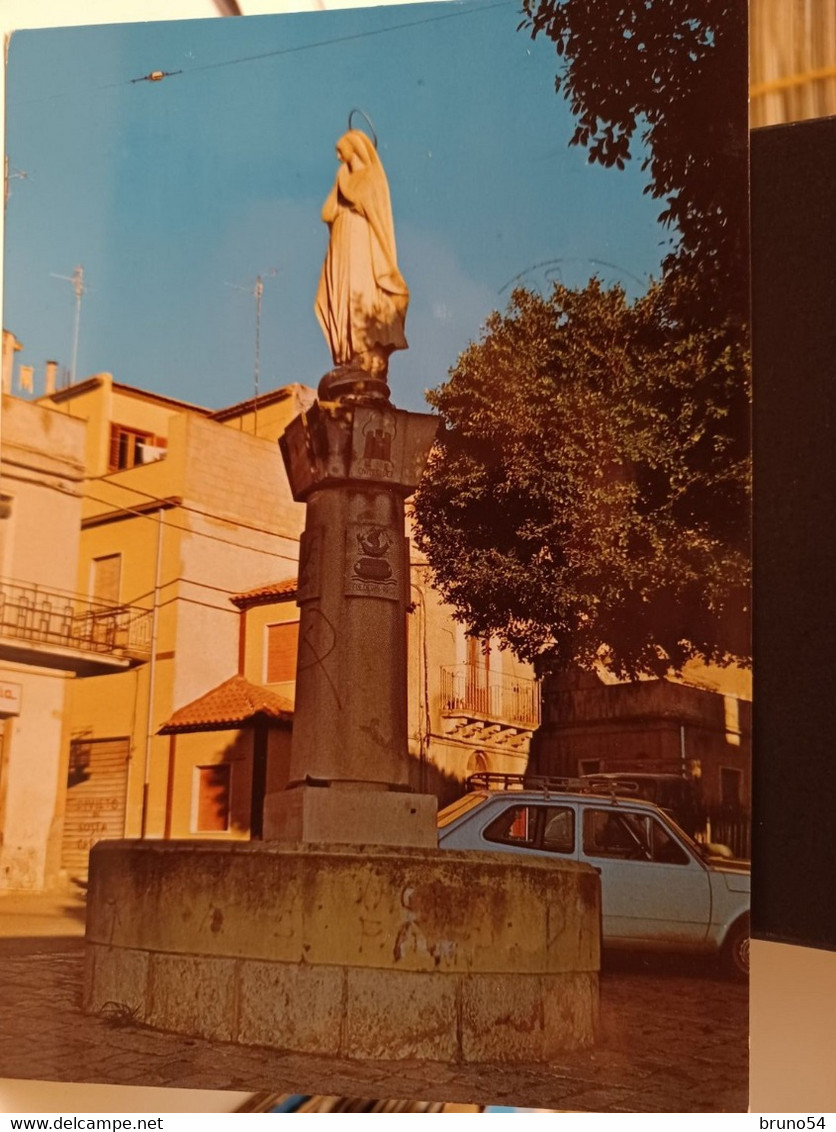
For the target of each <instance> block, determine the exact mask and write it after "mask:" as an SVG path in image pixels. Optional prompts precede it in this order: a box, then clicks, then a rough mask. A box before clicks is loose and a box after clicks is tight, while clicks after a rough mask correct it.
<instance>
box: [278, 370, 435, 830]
mask: <svg viewBox="0 0 836 1132" xmlns="http://www.w3.org/2000/svg"><path fill="white" fill-rule="evenodd" d="M337 373H338V374H339V373H340V371H337ZM363 376H364V378H365V379H366V380H365V381H362V382H361V381H360V380H357V379H356V378H355V380H354V381H348V380H346V378H345V377H344V376H343V380H342V382H341V383H337V382H334V381H332V382H330V383H329V381H328V379H327V378H326V379H324V380H323V383H322V385H321V386H320V399H319V400H318V401H317V402H316V403H315V404H314V405H313V406H312V408H311V409H310V410H309V411H308V412H306V413H302V414H301V415H300V416H299V417H297V418H296V419H295V420H294V421H293V422H292V423H291V424H290V426H289V427H288V428H287V429H286V431H285V433H284V435H283V436H282V438H281V441H280V445H281V450H282V456H283V458H284V462H285V466H286V468H287V474H288V478H289V480H290V486H291V489H292V491H293V496H294V498H295V499H297V500H303V501H305V502H306V504H307V515H306V523H305V532H304V534H303V536H302V543H301V547H300V558H299V589H298V597H297V601H298V604H299V607H300V611H301V612H300V626H299V653H298V666H297V676H296V707H295V711H294V721H293V740H292V747H291V765H290V782H289V786H288V789H287V790H285V791H282V792H281V793H279V794H273V795H270V796H268V799H267V801H266V805H265V829H264V836H265V838H275V839H281V840H293V841H316V842H319V841H328V842H331V843H335V842H336V843H339V842H343V843H348V844H351V843H354V844H357V843H374V844H378V845H386V844H401V845H434V844H435V840H436V832H435V798H434V797H432V796H428V795H415V794H412V793H411V792H410V791H409V786H408V763H407V760H408V758H409V755H408V749H407V660H406V616H407V613H406V607H407V604H408V602H409V552H408V543H407V540H406V537H405V533H404V500H405V499H406V497H407V496H409V495H411V494H412V493H413V491H414V490H415V488H416V487H417V484H418V480H419V478H420V476H421V472H422V471H423V468H424V464H425V462H426V459H427V455H428V453H429V450H430V447H431V445H432V442H433V438H434V436H435V432H436V428H437V423H438V422H437V419H436V418H435V417H432V416H430V415H428V414H422V413H409V412H406V411H404V410H402V409H396V408H395V407H394V406H393V405H391V404H390V402H389V400H388V390H386V387H385V385H383V383H379V384H378V383H372V382H370V381H369V380H368V375H363ZM370 385H371V389H369V386H370ZM381 386H382V388H381ZM329 396H330V397H333V398H334V399H331V400H329V399H324V397H329Z"/></svg>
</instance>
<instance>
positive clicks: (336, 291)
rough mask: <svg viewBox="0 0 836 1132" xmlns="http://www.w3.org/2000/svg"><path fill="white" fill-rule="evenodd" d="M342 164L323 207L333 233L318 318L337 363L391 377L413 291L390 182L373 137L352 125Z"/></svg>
mask: <svg viewBox="0 0 836 1132" xmlns="http://www.w3.org/2000/svg"><path fill="white" fill-rule="evenodd" d="M337 156H338V157H339V159H340V162H341V164H340V167H339V169H338V171H337V179H336V181H335V183H334V187H333V189H332V190H331V192H330V193H329V195H328V199H327V200H326V201H325V204H324V205H323V208H322V219H323V220H324V221H325V223H326V224H327V225H328V227H329V229H330V233H331V238H330V241H329V244H328V254H327V255H326V257H325V263H324V264H323V265H322V274H321V276H320V278H319V287H318V288H317V293H316V304H315V309H316V315H317V318H318V319H319V325H320V326H321V327H322V332H323V334H324V335H325V337H326V339H327V341H328V345H329V346H330V347H331V356H332V357H333V359H334V365H335V366H344V365H351V366H353V367H356V368H359V369H363V370H365V371H366V372H367V373H369V374H371V375H372V376H373V377H377V378H382V379H384V380H385V378H386V371H387V369H388V365H389V355H390V354H391V353H392V351H393V350H405V349H406V348H407V341H406V338H405V337H404V321H405V319H406V308H407V304H408V303H409V290H408V288H407V285H406V283H405V282H404V280H403V276H402V275H401V273H400V271H398V264H397V256H396V251H395V228H394V224H393V222H392V205H391V202H390V200H389V185H388V183H387V181H386V174H385V173H384V171H383V166H382V165H381V163H380V158H379V157H378V155H377V150H376V149H375V147H374V145H373V144H372V142H371V141H370V140H369V138H367V137H366V135H365V134H364V133H362V132H361V131H360V130H349V131H348V133H347V134H344V135H343V137H341V138H340V140H339V141H338V142H337Z"/></svg>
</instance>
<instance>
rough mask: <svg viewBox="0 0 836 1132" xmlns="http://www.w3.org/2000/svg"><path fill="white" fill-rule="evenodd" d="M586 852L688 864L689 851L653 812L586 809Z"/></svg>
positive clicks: (597, 854)
mask: <svg viewBox="0 0 836 1132" xmlns="http://www.w3.org/2000/svg"><path fill="white" fill-rule="evenodd" d="M583 828H584V837H583V846H584V852H585V853H587V854H589V855H590V856H593V857H621V858H623V859H626V860H630V861H655V862H656V863H657V864H662V865H687V864H688V863H689V861H690V858H689V856H688V854H687V853H686V852H685V850H684V849H683V848H682V846H681V845H680V844H679V842H678V841H676V840H675V839H674V838H673V837H672V836H671V834H670V833H669V832H668V831H667V830H666V829H665V827H664V826H663V825H662V823H661V822H660V821H659V820H658V819H657V818H655V817H653V816H652V815H650V814H632V813H614V812H613V811H612V810H592V809H589V810H586V811H585V813H584V827H583Z"/></svg>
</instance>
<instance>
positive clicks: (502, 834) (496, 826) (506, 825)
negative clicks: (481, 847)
mask: <svg viewBox="0 0 836 1132" xmlns="http://www.w3.org/2000/svg"><path fill="white" fill-rule="evenodd" d="M536 818H537V811H536V809H535V808H534V806H509V807H508V809H507V810H503V811H502V813H501V814H500V815H499V817H498V818H494V820H493V821H492V822H491V823H490V825H489V826H488V827H487V829H486V830H485V832H484V834H483V836H484V838H485V840H486V841H498V842H500V843H501V844H503V845H528V846H530V847H532V848H533V846H534V834H535V831H536V828H537V821H536Z"/></svg>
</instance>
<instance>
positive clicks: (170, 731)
mask: <svg viewBox="0 0 836 1132" xmlns="http://www.w3.org/2000/svg"><path fill="white" fill-rule="evenodd" d="M257 715H259V716H266V717H267V718H268V719H279V720H282V721H284V722H290V721H291V720H292V719H293V704H292V703H291V702H290V700H286V699H285V698H284V696H277V695H276V693H275V692H271V691H269V690H268V689H267V688H262V687H260V686H259V685H258V684H251V683H250V682H249V680H246V679H245V678H244V677H243V676H233V677H232V678H231V679H230V680H225V681H224V683H223V684H219V685H218V686H217V688H213V689H212V691H211V692H207V693H206V695H205V696H201V697H200V698H199V699H197V700H193V701H192V702H191V703H190V704H186V706H185V707H181V708H180V709H179V710H178V711H176V712H175V713H174V715H173V716H172V717H171V719H169V720H168V722H167V723H164V724H163V726H162V727H161V728H160V730H159V732H158V734H160V735H175V734H177V733H178V732H181V731H224V730H226V729H227V728H233V727H240V726H241V725H242V724H244V723H247V722H249V721H250V720H252V719H254V718H255V717H256V716H257Z"/></svg>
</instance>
